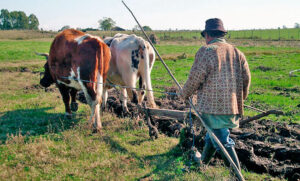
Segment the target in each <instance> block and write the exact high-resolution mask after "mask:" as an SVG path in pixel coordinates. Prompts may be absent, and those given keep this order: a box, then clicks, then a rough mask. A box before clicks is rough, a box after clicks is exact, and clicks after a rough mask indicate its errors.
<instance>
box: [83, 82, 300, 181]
mask: <svg viewBox="0 0 300 181" xmlns="http://www.w3.org/2000/svg"><path fill="white" fill-rule="evenodd" d="M166 91H167V92H176V89H174V88H168V89H167V90H166ZM118 94H119V93H118V92H117V91H114V90H113V91H111V92H110V93H109V98H108V101H107V111H109V112H112V113H114V114H116V115H117V116H119V117H124V116H129V117H137V115H139V113H138V111H137V107H136V105H135V104H132V103H130V101H128V109H129V113H125V112H123V110H122V106H121V103H120V101H119V99H118V96H119V95H118ZM79 100H81V101H84V97H83V96H82V95H81V96H80V94H79ZM156 103H157V105H158V106H159V107H160V108H163V109H173V110H188V108H189V107H187V106H186V105H185V104H184V103H183V102H182V101H181V100H179V99H178V97H176V96H166V97H165V98H161V99H157V100H156ZM140 117H141V116H140ZM151 118H152V121H153V123H152V124H153V125H155V126H156V127H157V128H158V130H159V132H160V134H165V135H168V136H174V137H179V136H180V133H181V132H183V134H182V135H184V136H182V135H181V136H180V138H181V139H183V140H181V141H180V143H181V146H182V148H183V149H185V150H189V149H190V148H191V146H192V141H193V140H192V137H193V136H192V134H191V132H190V131H189V130H190V129H185V128H187V126H186V125H187V124H185V123H181V122H179V121H178V120H176V119H170V118H166V117H157V116H155V115H151ZM197 125H198V126H197V130H196V132H195V146H196V147H197V148H198V150H200V152H201V151H202V149H203V146H204V140H203V139H204V135H205V132H206V131H205V129H203V127H201V126H199V125H200V124H199V123H198V124H197ZM230 136H231V137H232V138H233V139H234V141H235V143H236V146H235V148H236V152H237V154H238V157H239V159H240V162H241V165H242V168H243V169H246V170H249V171H254V172H256V173H269V174H270V175H272V176H277V177H280V178H286V179H288V180H299V179H300V125H298V124H287V123H279V122H274V121H272V120H266V119H261V120H255V121H252V122H250V123H247V124H245V125H243V126H241V127H240V128H238V129H233V130H231V135H230ZM217 157H219V158H220V156H217ZM216 160H218V158H217V159H216ZM212 164H214V161H213V163H212Z"/></svg>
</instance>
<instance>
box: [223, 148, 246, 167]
mask: <svg viewBox="0 0 300 181" xmlns="http://www.w3.org/2000/svg"><path fill="white" fill-rule="evenodd" d="M225 149H226V150H227V152H228V154H229V155H230V157H231V159H232V161H233V162H234V163H235V165H236V167H237V168H238V169H239V170H241V166H240V162H239V158H238V156H237V154H236V152H235V149H234V147H233V146H231V147H225ZM220 154H221V156H222V159H223V160H224V163H225V165H226V166H228V167H230V162H229V161H228V159H227V158H226V156H225V155H224V153H223V152H222V151H221V150H220Z"/></svg>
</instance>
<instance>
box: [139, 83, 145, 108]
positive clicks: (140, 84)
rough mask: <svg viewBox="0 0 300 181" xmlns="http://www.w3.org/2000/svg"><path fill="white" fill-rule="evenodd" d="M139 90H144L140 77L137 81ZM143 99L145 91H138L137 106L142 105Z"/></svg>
mask: <svg viewBox="0 0 300 181" xmlns="http://www.w3.org/2000/svg"><path fill="white" fill-rule="evenodd" d="M139 88H140V89H145V88H146V86H145V83H144V82H143V78H142V77H140V79H139ZM144 97H145V90H139V91H138V104H142V102H143V100H144Z"/></svg>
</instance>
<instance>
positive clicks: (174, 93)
mask: <svg viewBox="0 0 300 181" xmlns="http://www.w3.org/2000/svg"><path fill="white" fill-rule="evenodd" d="M61 78H63V79H67V80H75V81H82V82H86V83H93V84H103V85H104V84H105V85H109V86H112V87H120V88H128V89H134V90H137V91H141V90H144V91H151V92H157V93H162V94H168V95H178V94H177V93H176V92H165V91H158V90H150V89H143V88H136V87H130V86H123V85H117V84H113V83H108V82H106V83H100V82H94V81H89V80H82V79H80V80H79V79H77V78H70V77H63V76H62V77H61Z"/></svg>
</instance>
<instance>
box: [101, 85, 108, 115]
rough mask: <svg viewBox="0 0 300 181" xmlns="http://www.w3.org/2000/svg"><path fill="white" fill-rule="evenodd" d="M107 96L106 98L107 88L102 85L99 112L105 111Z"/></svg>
mask: <svg viewBox="0 0 300 181" xmlns="http://www.w3.org/2000/svg"><path fill="white" fill-rule="evenodd" d="M107 98H108V92H107V88H105V87H104V89H103V94H102V104H101V114H102V113H103V112H104V111H105V108H106V103H107Z"/></svg>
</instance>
